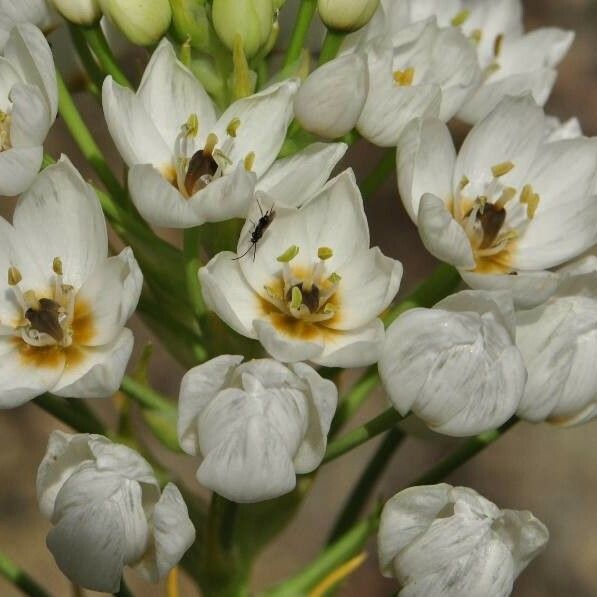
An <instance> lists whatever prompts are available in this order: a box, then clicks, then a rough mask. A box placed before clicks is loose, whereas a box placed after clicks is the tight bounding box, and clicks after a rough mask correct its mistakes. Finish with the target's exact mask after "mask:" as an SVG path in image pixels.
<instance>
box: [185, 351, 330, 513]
mask: <svg viewBox="0 0 597 597" xmlns="http://www.w3.org/2000/svg"><path fill="white" fill-rule="evenodd" d="M242 360H243V357H242V356H232V355H222V356H219V357H216V358H215V359H212V360H211V361H208V362H207V363H204V364H203V365H199V366H198V367H195V368H194V369H191V370H190V371H189V372H188V373H187V374H186V375H185V376H184V378H183V380H182V385H181V388H180V400H179V415H178V437H179V442H180V445H181V447H182V449H183V450H184V451H185V452H187V453H188V454H192V455H198V454H201V456H202V457H203V461H202V462H201V466H200V467H199V470H198V471H197V479H198V480H199V482H200V483H202V484H203V485H205V486H206V487H209V488H210V489H212V490H213V491H215V492H217V493H219V494H220V495H223V496H224V497H226V498H228V499H230V500H233V501H236V502H257V501H261V500H267V499H271V498H274V497H278V496H280V495H283V494H285V493H288V492H289V491H292V490H293V489H294V487H295V485H296V475H297V474H305V473H310V472H311V471H313V470H315V469H316V468H317V467H318V466H319V464H320V463H321V461H322V459H323V456H324V454H325V449H326V445H327V434H328V431H329V428H330V423H331V422H332V417H333V416H334V412H335V411H336V404H337V402H338V392H337V389H336V386H335V384H334V383H332V382H331V381H329V380H326V379H323V378H322V377H320V375H319V374H318V373H317V372H316V371H315V370H314V369H312V368H311V367H309V366H308V365H305V364H304V363H296V364H294V365H289V366H285V365H282V364H281V363H279V362H277V361H274V360H272V359H260V360H254V361H248V362H246V363H242ZM241 363H242V364H241Z"/></svg>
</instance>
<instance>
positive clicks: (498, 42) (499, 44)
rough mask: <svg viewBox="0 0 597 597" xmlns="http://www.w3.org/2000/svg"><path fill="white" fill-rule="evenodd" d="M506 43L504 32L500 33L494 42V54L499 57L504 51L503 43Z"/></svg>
mask: <svg viewBox="0 0 597 597" xmlns="http://www.w3.org/2000/svg"><path fill="white" fill-rule="evenodd" d="M503 43H504V34H503V33H500V34H499V35H498V36H497V37H496V38H495V41H494V42H493V55H494V56H495V57H496V58H497V57H498V56H499V55H500V52H501V51H502V44H503Z"/></svg>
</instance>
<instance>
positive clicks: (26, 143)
mask: <svg viewBox="0 0 597 597" xmlns="http://www.w3.org/2000/svg"><path fill="white" fill-rule="evenodd" d="M3 54H4V57H3V58H0V195H18V194H19V193H22V192H23V191H24V190H25V189H27V187H29V185H30V184H31V183H32V182H33V179H34V178H35V175H36V174H37V172H38V171H39V167H40V166H41V162H42V158H43V143H44V140H45V138H46V135H47V134H48V131H49V129H50V127H51V126H52V123H53V122H54V120H55V119H56V112H57V110H58V90H57V87H56V71H55V70H54V61H53V58H52V52H51V50H50V47H49V46H48V42H47V41H46V38H45V37H44V36H43V33H42V32H41V31H40V30H39V29H38V28H37V27H35V26H34V25H31V24H28V23H24V24H20V25H16V26H15V27H13V28H12V29H11V30H10V35H9V36H8V41H7V43H6V46H5V47H4V52H3Z"/></svg>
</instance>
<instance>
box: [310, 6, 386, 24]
mask: <svg viewBox="0 0 597 597" xmlns="http://www.w3.org/2000/svg"><path fill="white" fill-rule="evenodd" d="M378 6H379V0H318V1H317V9H318V10H319V16H320V17H321V20H322V21H323V22H324V24H325V26H326V27H327V28H328V29H333V30H335V31H356V30H357V29H360V28H361V27H363V26H365V25H366V24H367V23H368V22H369V21H370V20H371V17H372V16H373V13H375V11H376V10H377V7H378Z"/></svg>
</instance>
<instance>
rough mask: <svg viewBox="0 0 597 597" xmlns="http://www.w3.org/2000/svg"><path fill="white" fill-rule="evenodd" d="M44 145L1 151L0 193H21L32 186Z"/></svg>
mask: <svg viewBox="0 0 597 597" xmlns="http://www.w3.org/2000/svg"><path fill="white" fill-rule="evenodd" d="M43 153H44V151H43V147H42V146H41V145H39V146H36V147H19V148H14V147H13V148H11V149H7V150H6V151H2V152H0V194H2V195H6V196H7V197H13V196H15V195H19V194H20V193H22V192H23V191H26V190H27V189H28V188H29V187H30V186H31V183H32V182H33V180H34V179H35V175H36V174H37V173H38V171H39V168H40V166H41V162H42V159H43Z"/></svg>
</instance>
